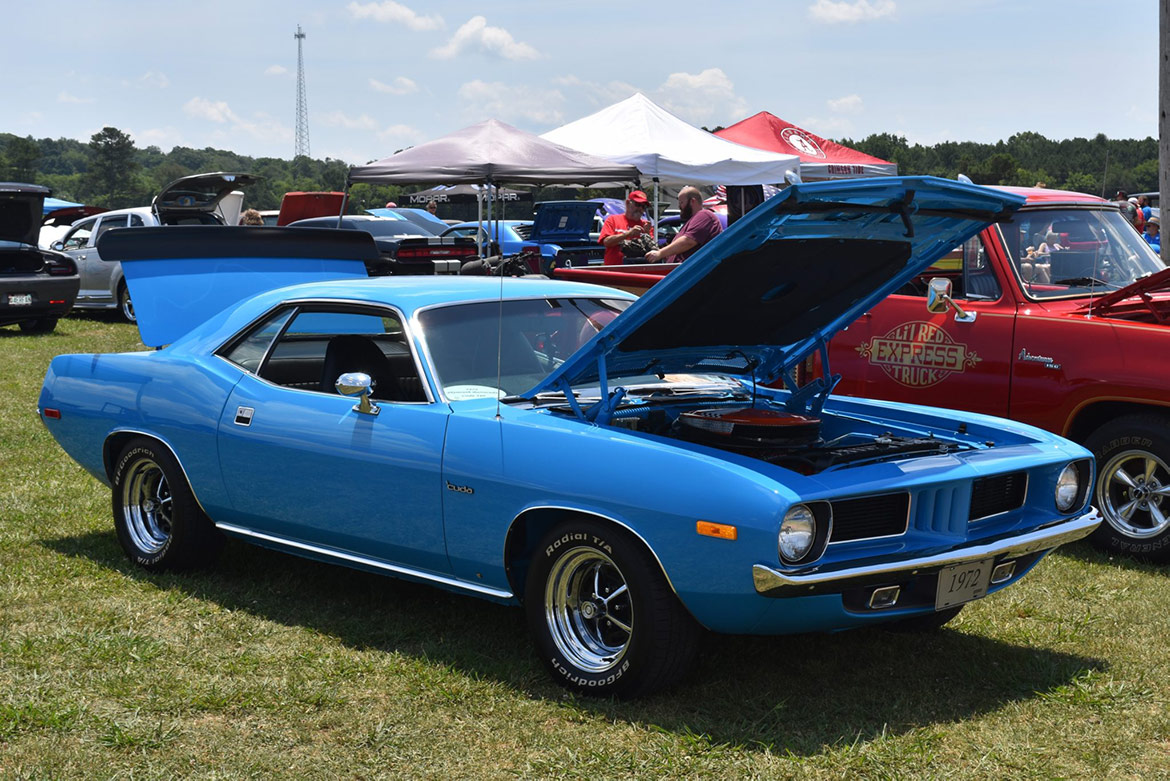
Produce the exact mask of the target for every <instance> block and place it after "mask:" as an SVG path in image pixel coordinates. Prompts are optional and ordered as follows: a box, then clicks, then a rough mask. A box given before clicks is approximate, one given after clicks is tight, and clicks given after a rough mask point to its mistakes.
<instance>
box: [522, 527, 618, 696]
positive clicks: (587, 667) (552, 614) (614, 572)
mask: <svg viewBox="0 0 1170 781" xmlns="http://www.w3.org/2000/svg"><path fill="white" fill-rule="evenodd" d="M544 612H545V620H546V621H547V623H548V629H549V633H550V635H551V637H552V641H553V644H554V645H555V646H556V647H557V649H558V650H559V651H560V652H561V653H562V654H563V655H564V656H565V658H566V659H567V660H568V661H569V662H570V663H571V664H573V665H574V666H575V667H577V668H578V669H580V670H584V671H586V672H590V673H602V672H605V671H607V670H610V669H612V668H613V667H614V666H615V665H617V664H618V663H619V662H620V661H621V660H622V657H623V656H625V653H626V650H627V649H628V648H629V645H630V638H631V637H632V636H633V631H634V626H633V624H634V621H633V605H632V603H631V600H630V590H629V587H628V586H627V584H626V579H625V577H624V576H623V575H622V572H621V570H619V569H618V567H617V565H616V564H614V562H613V559H611V558H610V557H609V556H607V555H605V554H604V553H602V552H600V551H598V550H596V549H593V548H574V549H572V550H569V551H566V552H565V553H564V554H562V555H561V556H560V557H559V558H558V559H557V560H556V562H555V563H554V564H553V566H552V571H551V572H550V573H549V576H548V579H547V580H546V581H545V590H544Z"/></svg>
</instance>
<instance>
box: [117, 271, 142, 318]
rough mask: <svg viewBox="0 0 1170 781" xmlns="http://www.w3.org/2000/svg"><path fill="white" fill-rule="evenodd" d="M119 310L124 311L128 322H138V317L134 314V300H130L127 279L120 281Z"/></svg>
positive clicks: (123, 313) (123, 315)
mask: <svg viewBox="0 0 1170 781" xmlns="http://www.w3.org/2000/svg"><path fill="white" fill-rule="evenodd" d="M118 311H119V312H121V313H122V317H123V319H125V320H126V322H128V323H137V322H138V318H137V317H135V316H134V302H133V301H131V300H130V291H129V290H127V289H126V282H125V280H123V281H122V282H120V283H118Z"/></svg>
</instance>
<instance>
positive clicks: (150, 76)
mask: <svg viewBox="0 0 1170 781" xmlns="http://www.w3.org/2000/svg"><path fill="white" fill-rule="evenodd" d="M138 83H139V84H141V85H142V86H144V87H158V88H159V89H163V88H165V87H168V86H170V83H171V80H170V79H168V78H167V76H166V74H165V73H159V72H158V71H147V72H146V73H144V74H142V75H141V76H139V77H138Z"/></svg>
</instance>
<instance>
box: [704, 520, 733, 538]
mask: <svg viewBox="0 0 1170 781" xmlns="http://www.w3.org/2000/svg"><path fill="white" fill-rule="evenodd" d="M695 531H697V532H698V533H699V534H701V535H703V536H704V537H718V538H719V539H721V540H734V539H735V538H736V537H738V536H739V533H738V532H737V531H736V528H735V527H734V526H731V525H730V524H726V523H712V522H711V521H697V522H696V523H695Z"/></svg>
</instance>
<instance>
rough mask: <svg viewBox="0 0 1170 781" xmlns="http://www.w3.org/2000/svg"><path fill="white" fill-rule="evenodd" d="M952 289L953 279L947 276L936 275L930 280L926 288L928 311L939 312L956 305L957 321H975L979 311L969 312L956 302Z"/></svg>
mask: <svg viewBox="0 0 1170 781" xmlns="http://www.w3.org/2000/svg"><path fill="white" fill-rule="evenodd" d="M951 290H952V288H951V281H950V280H949V279H947V278H945V277H935V278H934V279H932V280H930V282H929V283H928V284H927V288H926V311H927V312H930V313H931V314H939V313H940V312H945V311H947V310H948V309H950V308H951V307H954V308H955V322H956V323H973V322H975V315H976V314H977V313H976V312H968V311H966V310H964V309H963V307H961V306H959V305H958V304H957V303H955V299H953V298H951Z"/></svg>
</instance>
